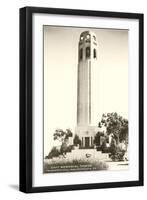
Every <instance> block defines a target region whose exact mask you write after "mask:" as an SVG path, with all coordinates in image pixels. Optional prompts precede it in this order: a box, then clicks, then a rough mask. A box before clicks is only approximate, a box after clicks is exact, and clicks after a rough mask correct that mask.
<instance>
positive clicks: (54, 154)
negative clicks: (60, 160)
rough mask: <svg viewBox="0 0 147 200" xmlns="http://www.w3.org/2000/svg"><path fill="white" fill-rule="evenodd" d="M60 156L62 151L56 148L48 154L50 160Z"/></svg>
mask: <svg viewBox="0 0 147 200" xmlns="http://www.w3.org/2000/svg"><path fill="white" fill-rule="evenodd" d="M59 155H60V151H59V150H58V149H57V148H56V147H53V148H52V150H51V151H50V153H49V154H48V158H49V159H50V158H53V157H58V156H59Z"/></svg>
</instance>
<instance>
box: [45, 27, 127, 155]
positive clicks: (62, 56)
mask: <svg viewBox="0 0 147 200" xmlns="http://www.w3.org/2000/svg"><path fill="white" fill-rule="evenodd" d="M83 31H93V32H94V33H95V34H96V36H97V44H98V58H97V63H96V65H97V68H96V73H95V74H96V76H97V82H96V84H95V86H94V87H95V89H96V91H97V95H96V98H95V104H96V105H97V109H96V110H95V116H96V117H95V125H96V126H97V124H98V122H99V121H100V119H101V116H102V114H103V113H109V112H117V113H118V114H120V115H121V116H123V117H125V118H127V119H128V30H116V29H91V28H77V27H54V26H44V155H47V154H48V153H49V151H50V149H51V148H52V146H53V145H54V142H53V133H54V131H55V129H57V128H61V129H67V128H70V129H71V130H72V131H73V132H74V131H75V128H76V121H77V116H76V114H77V69H78V42H79V37H80V34H81V33H82V32H83Z"/></svg>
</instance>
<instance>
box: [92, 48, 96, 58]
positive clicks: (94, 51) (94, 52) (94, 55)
mask: <svg viewBox="0 0 147 200" xmlns="http://www.w3.org/2000/svg"><path fill="white" fill-rule="evenodd" d="M93 57H94V58H96V49H94V50H93Z"/></svg>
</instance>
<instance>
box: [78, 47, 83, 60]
mask: <svg viewBox="0 0 147 200" xmlns="http://www.w3.org/2000/svg"><path fill="white" fill-rule="evenodd" d="M79 58H80V60H82V58H83V49H80V52H79Z"/></svg>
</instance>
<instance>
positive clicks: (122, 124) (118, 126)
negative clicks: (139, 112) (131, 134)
mask: <svg viewBox="0 0 147 200" xmlns="http://www.w3.org/2000/svg"><path fill="white" fill-rule="evenodd" d="M98 126H99V127H102V126H105V127H106V131H107V134H108V135H110V134H112V133H113V135H114V137H115V138H116V141H117V143H119V141H120V140H122V139H123V138H125V140H127V138H128V120H127V119H125V118H123V117H122V116H120V115H118V114H117V113H116V112H115V113H107V114H103V115H102V119H101V121H100V122H99V123H98Z"/></svg>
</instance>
